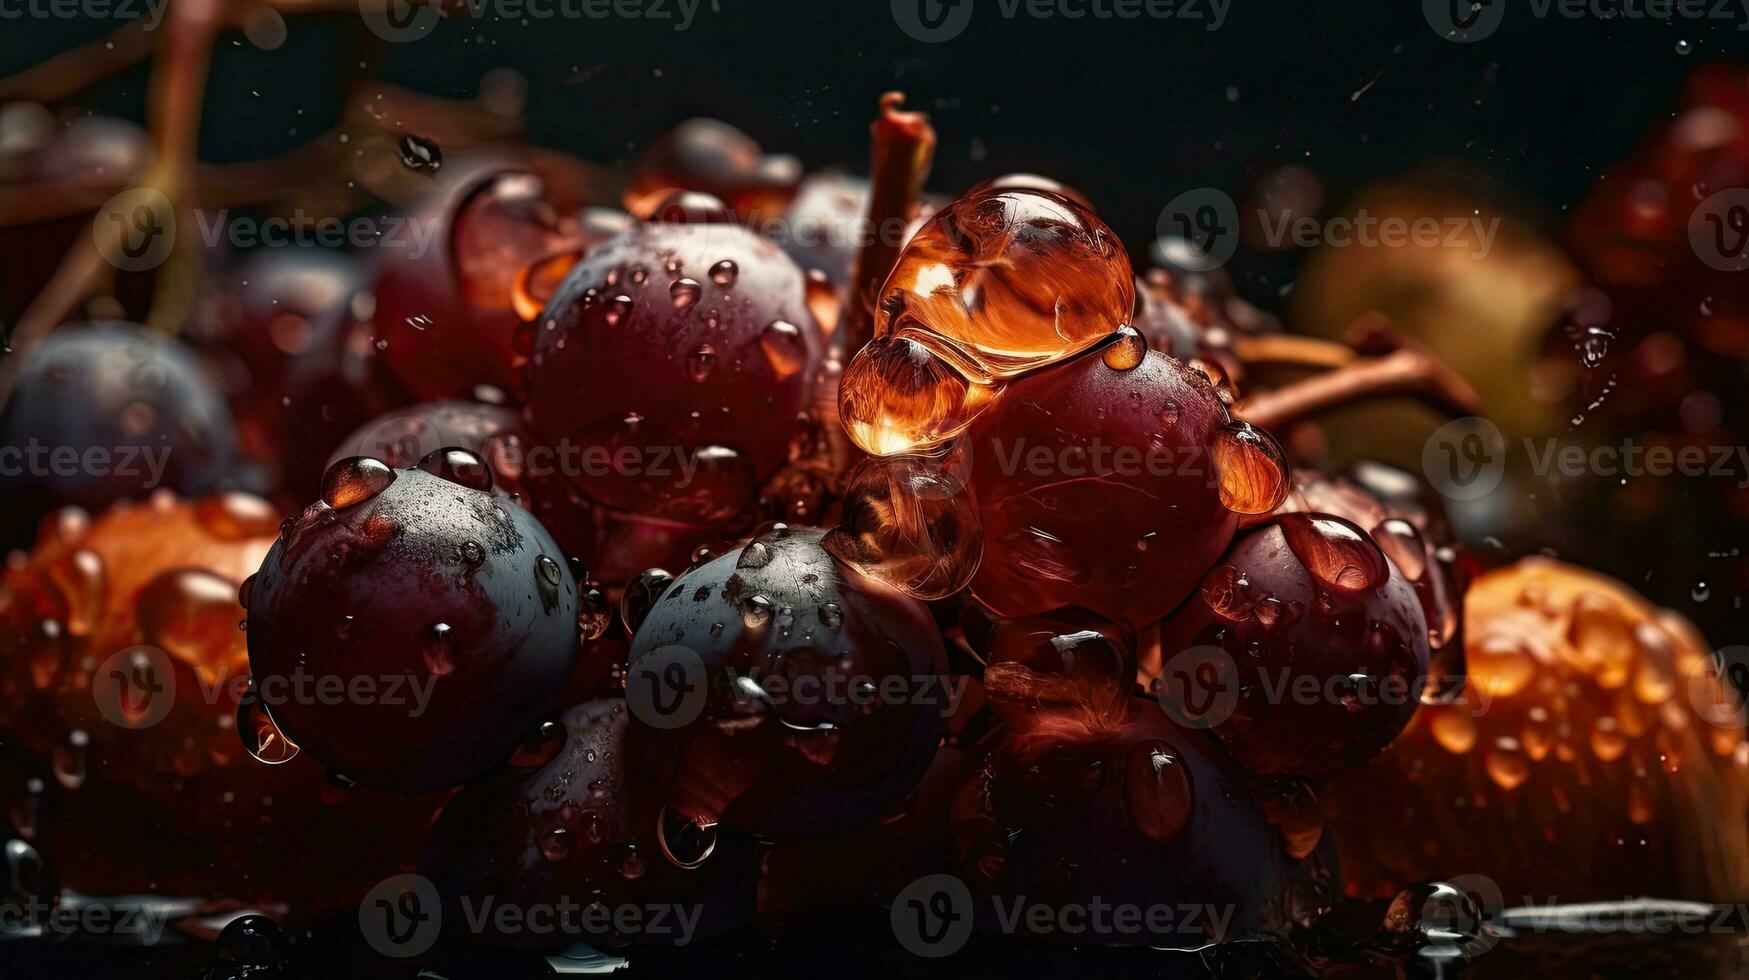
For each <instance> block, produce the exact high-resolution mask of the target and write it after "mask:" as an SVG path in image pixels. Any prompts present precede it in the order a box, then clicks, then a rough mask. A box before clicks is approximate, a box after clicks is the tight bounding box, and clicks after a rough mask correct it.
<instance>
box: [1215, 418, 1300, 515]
mask: <svg viewBox="0 0 1749 980" xmlns="http://www.w3.org/2000/svg"><path fill="white" fill-rule="evenodd" d="M1209 450H1210V452H1211V454H1212V455H1213V459H1214V466H1215V476H1216V478H1217V479H1218V480H1219V481H1220V493H1221V504H1222V505H1223V506H1225V507H1226V508H1227V509H1228V510H1230V511H1232V512H1234V513H1235V514H1267V513H1269V512H1270V511H1272V510H1274V509H1275V508H1277V507H1279V506H1281V502H1282V501H1283V500H1285V499H1287V493H1288V490H1289V489H1290V487H1291V484H1292V478H1291V473H1290V471H1289V468H1288V464H1287V455H1286V454H1285V453H1283V452H1282V451H1281V446H1280V445H1278V444H1277V443H1276V441H1275V439H1274V437H1272V436H1270V435H1269V433H1267V432H1264V431H1263V430H1261V429H1257V428H1254V427H1252V426H1251V425H1250V424H1249V423H1246V422H1236V423H1234V424H1233V425H1231V426H1229V427H1227V428H1224V429H1221V430H1220V431H1219V432H1216V433H1215V435H1214V438H1213V440H1212V441H1211V445H1210V447H1209Z"/></svg>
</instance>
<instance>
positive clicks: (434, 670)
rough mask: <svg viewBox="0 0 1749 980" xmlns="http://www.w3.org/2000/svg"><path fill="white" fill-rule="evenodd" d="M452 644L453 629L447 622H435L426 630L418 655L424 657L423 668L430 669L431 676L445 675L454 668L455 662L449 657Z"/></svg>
mask: <svg viewBox="0 0 1749 980" xmlns="http://www.w3.org/2000/svg"><path fill="white" fill-rule="evenodd" d="M454 644H455V630H453V629H451V628H450V625H449V624H448V623H437V624H435V625H433V626H432V627H431V629H430V630H429V631H428V632H427V635H426V637H425V647H424V649H422V650H421V651H420V656H421V657H423V658H424V660H425V669H427V670H429V671H431V676H433V677H445V676H447V675H449V674H450V673H451V672H453V671H454V670H455V662H454V661H452V660H451V659H450V655H451V647H453V646H454Z"/></svg>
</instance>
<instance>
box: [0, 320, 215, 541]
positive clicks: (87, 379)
mask: <svg viewBox="0 0 1749 980" xmlns="http://www.w3.org/2000/svg"><path fill="white" fill-rule="evenodd" d="M0 446H4V447H6V448H7V449H8V450H10V452H9V453H8V455H9V456H12V455H16V456H17V457H18V459H19V462H18V463H14V464H12V465H9V466H7V467H6V469H7V475H4V476H0V490H3V491H4V492H5V493H6V495H7V496H8V497H9V498H10V499H11V501H12V503H13V505H14V507H13V508H12V512H13V514H15V515H16V516H15V517H13V518H11V519H9V521H8V523H9V524H11V526H10V527H8V528H7V531H6V534H7V537H9V538H10V539H11V540H13V541H14V542H22V541H23V540H25V537H26V535H27V533H28V529H29V527H30V526H31V525H30V522H31V521H32V520H34V518H33V517H32V516H29V515H35V514H40V513H43V512H44V511H46V510H48V509H49V508H51V507H53V506H55V505H58V504H72V505H76V506H82V507H88V508H90V507H103V506H105V505H107V504H109V503H111V502H114V501H116V500H123V499H134V500H138V499H142V498H144V497H146V496H147V495H149V494H150V493H151V492H152V490H154V489H156V488H158V487H160V486H161V487H165V488H168V489H172V490H179V491H187V492H197V493H198V492H205V491H209V490H215V489H219V488H220V487H223V486H226V485H234V481H235V480H236V479H237V477H236V474H235V472H234V470H233V465H234V462H235V452H236V448H237V446H236V434H235V431H234V429H233V427H232V423H231V414H230V411H229V409H228V408H227V407H226V405H225V402H224V399H223V397H222V396H221V395H220V394H219V393H218V392H217V391H216V390H215V389H214V387H213V385H212V383H211V382H210V381H209V380H208V379H207V378H206V377H205V376H204V375H203V374H202V373H201V371H200V368H199V366H198V365H197V363H196V361H195V359H194V357H193V356H192V355H191V353H190V352H189V351H188V349H187V348H186V347H184V346H183V345H182V344H181V343H179V342H177V341H176V340H174V339H172V338H170V337H167V336H164V335H163V334H159V333H155V332H152V331H148V330H147V329H145V328H143V327H137V326H133V325H131V324H122V323H96V324H90V325H85V326H79V327H73V328H69V329H67V330H64V331H61V332H58V333H56V334H55V335H54V336H53V337H51V338H50V339H49V341H48V342H46V343H45V344H43V346H41V347H40V348H38V349H37V350H36V351H34V352H33V353H32V354H31V355H30V357H29V360H27V361H26V362H25V363H24V364H22V365H21V366H20V368H19V375H18V379H17V386H16V388H15V389H14V390H13V392H12V394H11V397H10V398H8V399H7V402H6V406H5V409H4V411H3V412H0ZM51 456H53V457H58V460H57V459H52V458H50V457H51ZM14 521H17V522H22V526H20V525H19V524H14V523H12V522H14Z"/></svg>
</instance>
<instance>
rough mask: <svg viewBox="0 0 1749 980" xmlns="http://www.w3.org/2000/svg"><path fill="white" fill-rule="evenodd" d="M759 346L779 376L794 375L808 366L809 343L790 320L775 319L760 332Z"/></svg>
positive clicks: (788, 376) (781, 377)
mask: <svg viewBox="0 0 1749 980" xmlns="http://www.w3.org/2000/svg"><path fill="white" fill-rule="evenodd" d="M759 348H760V350H762V351H764V352H765V360H766V361H767V362H768V363H769V364H770V365H771V369H772V371H774V372H776V373H777V376H778V378H780V379H783V378H790V377H794V376H795V375H796V374H797V373H799V372H800V371H801V370H802V369H803V368H805V367H807V366H808V345H807V343H806V341H804V340H803V338H802V331H801V329H800V328H798V327H797V326H796V325H795V324H793V323H790V322H789V321H788V320H773V321H771V322H770V323H768V324H766V326H765V329H764V330H763V331H761V332H760V334H759Z"/></svg>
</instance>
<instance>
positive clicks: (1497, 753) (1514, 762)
mask: <svg viewBox="0 0 1749 980" xmlns="http://www.w3.org/2000/svg"><path fill="white" fill-rule="evenodd" d="M1484 764H1485V765H1486V767H1487V769H1488V778H1489V779H1492V780H1494V785H1496V786H1498V787H1500V788H1501V789H1503V790H1507V791H1511V790H1515V789H1517V788H1518V787H1519V786H1521V785H1523V784H1524V781H1525V780H1526V779H1529V778H1530V763H1529V762H1528V761H1526V759H1525V757H1524V749H1523V747H1522V746H1521V745H1520V744H1519V742H1518V740H1517V739H1515V738H1510V737H1504V736H1503V737H1501V738H1497V739H1495V740H1494V744H1493V745H1492V746H1490V747H1489V748H1488V754H1487V757H1486V759H1485V760H1484Z"/></svg>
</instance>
